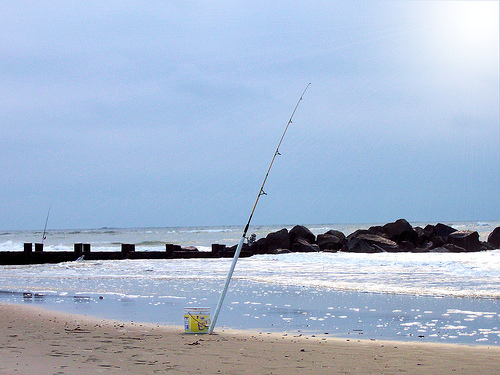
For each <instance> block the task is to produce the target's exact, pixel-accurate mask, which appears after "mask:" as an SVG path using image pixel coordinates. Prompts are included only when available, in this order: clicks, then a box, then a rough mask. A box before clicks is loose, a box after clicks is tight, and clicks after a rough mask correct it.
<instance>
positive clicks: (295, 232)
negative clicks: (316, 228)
mask: <svg viewBox="0 0 500 375" xmlns="http://www.w3.org/2000/svg"><path fill="white" fill-rule="evenodd" d="M289 235H290V242H291V243H292V244H293V243H294V242H295V241H296V240H297V238H299V237H302V238H305V239H306V240H307V241H308V242H309V243H311V244H313V243H316V236H315V235H314V234H313V233H312V232H311V231H310V230H309V229H308V228H306V227H305V226H303V225H296V226H294V227H293V228H292V229H290V233H289Z"/></svg>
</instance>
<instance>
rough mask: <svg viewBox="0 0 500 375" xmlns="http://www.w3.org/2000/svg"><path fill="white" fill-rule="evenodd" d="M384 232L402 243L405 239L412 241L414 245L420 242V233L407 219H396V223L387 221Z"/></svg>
mask: <svg viewBox="0 0 500 375" xmlns="http://www.w3.org/2000/svg"><path fill="white" fill-rule="evenodd" d="M383 230H384V233H385V234H386V235H387V238H389V239H390V240H392V241H394V242H396V243H400V242H403V241H406V242H411V243H412V244H413V245H416V244H417V243H418V234H417V232H415V230H414V229H413V227H412V226H411V224H410V223H409V222H407V221H406V220H405V219H399V220H396V221H395V222H394V223H387V224H385V225H384V226H383Z"/></svg>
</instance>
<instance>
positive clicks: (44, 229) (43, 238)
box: [42, 206, 50, 244]
mask: <svg viewBox="0 0 500 375" xmlns="http://www.w3.org/2000/svg"><path fill="white" fill-rule="evenodd" d="M49 215H50V206H49V210H48V211H47V218H46V219H45V227H44V228H43V234H42V244H43V241H44V240H45V239H46V238H47V223H48V222H49Z"/></svg>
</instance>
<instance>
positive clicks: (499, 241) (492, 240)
mask: <svg viewBox="0 0 500 375" xmlns="http://www.w3.org/2000/svg"><path fill="white" fill-rule="evenodd" d="M488 243H489V244H490V245H492V246H493V247H494V248H495V249H500V227H496V228H495V229H493V232H491V233H490V235H489V236H488Z"/></svg>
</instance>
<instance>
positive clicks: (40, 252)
mask: <svg viewBox="0 0 500 375" xmlns="http://www.w3.org/2000/svg"><path fill="white" fill-rule="evenodd" d="M34 245H35V246H34V248H35V251H33V244H32V243H25V244H24V251H0V265H23V264H44V263H61V262H73V261H76V260H121V259H200V258H232V257H233V256H234V249H229V248H227V247H226V245H221V244H213V245H212V250H211V251H199V250H198V249H196V248H194V247H181V246H179V245H174V244H165V251H136V247H135V244H121V251H91V245H90V244H87V243H76V244H74V245H73V251H44V249H43V244H41V243H36V244H34ZM251 255H252V253H250V252H248V251H242V252H241V255H240V257H248V256H251Z"/></svg>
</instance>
